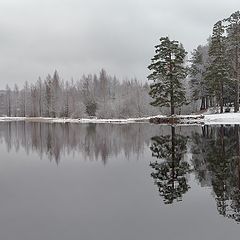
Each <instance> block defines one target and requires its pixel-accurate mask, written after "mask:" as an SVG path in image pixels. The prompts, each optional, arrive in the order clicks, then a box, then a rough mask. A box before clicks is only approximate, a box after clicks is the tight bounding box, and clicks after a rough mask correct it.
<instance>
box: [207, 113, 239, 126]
mask: <svg viewBox="0 0 240 240" xmlns="http://www.w3.org/2000/svg"><path fill="white" fill-rule="evenodd" d="M204 123H205V124H240V113H222V114H220V113H219V114H209V115H205V116H204Z"/></svg>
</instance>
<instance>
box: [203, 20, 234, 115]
mask: <svg viewBox="0 0 240 240" xmlns="http://www.w3.org/2000/svg"><path fill="white" fill-rule="evenodd" d="M224 33H225V30H224V26H223V23H222V21H218V22H217V23H216V24H215V25H214V27H213V33H212V37H211V42H210V47H209V56H210V58H211V64H210V66H209V67H208V68H207V73H206V81H207V83H208V86H209V89H210V91H211V92H212V93H213V94H214V95H216V97H217V100H218V102H219V105H220V112H221V113H223V106H224V88H225V85H226V83H227V81H228V80H229V68H228V61H227V57H226V37H225V36H224Z"/></svg>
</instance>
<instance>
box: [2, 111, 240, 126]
mask: <svg viewBox="0 0 240 240" xmlns="http://www.w3.org/2000/svg"><path fill="white" fill-rule="evenodd" d="M200 116H202V115H180V116H178V117H180V118H182V119H184V118H186V122H191V121H193V122H194V123H197V122H199V124H202V123H204V124H240V113H222V114H206V115H204V118H202V119H200V118H199V119H192V120H191V119H190V120H189V119H187V118H188V117H195V118H196V117H200ZM154 117H164V116H163V115H157V116H149V117H142V118H127V119H97V118H96V119H95V118H93V119H92V118H80V119H72V118H44V117H36V118H34V117H0V122H14V121H28V122H50V123H115V124H124V123H138V122H139V123H141V122H148V121H149V119H150V118H154Z"/></svg>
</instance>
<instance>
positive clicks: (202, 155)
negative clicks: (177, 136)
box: [192, 125, 240, 222]
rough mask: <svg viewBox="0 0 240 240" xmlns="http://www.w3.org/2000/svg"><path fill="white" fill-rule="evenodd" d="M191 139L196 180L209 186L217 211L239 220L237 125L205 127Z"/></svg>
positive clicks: (239, 148) (239, 186)
mask: <svg viewBox="0 0 240 240" xmlns="http://www.w3.org/2000/svg"><path fill="white" fill-rule="evenodd" d="M192 139H193V141H192V154H193V155H192V163H193V165H194V170H195V173H196V177H197V179H198V180H199V182H200V183H201V185H202V186H206V185H207V186H211V187H212V190H213V194H214V197H215V200H216V203H217V210H218V212H219V214H221V215H223V216H225V217H227V218H232V219H234V220H235V221H237V222H240V145H239V126H238V125H236V126H234V127H224V126H216V127H209V126H205V127H203V129H202V134H201V135H200V134H198V133H193V138H192Z"/></svg>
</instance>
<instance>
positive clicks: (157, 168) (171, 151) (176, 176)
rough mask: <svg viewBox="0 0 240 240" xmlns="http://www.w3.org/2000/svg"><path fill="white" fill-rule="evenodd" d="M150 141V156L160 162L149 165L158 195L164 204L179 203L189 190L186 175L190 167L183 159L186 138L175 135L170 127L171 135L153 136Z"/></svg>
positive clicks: (173, 128) (173, 129)
mask: <svg viewBox="0 0 240 240" xmlns="http://www.w3.org/2000/svg"><path fill="white" fill-rule="evenodd" d="M151 140H152V144H151V146H150V149H151V151H152V156H153V157H155V158H157V159H160V160H161V162H159V161H155V162H151V163H150V166H151V167H152V169H153V172H152V173H151V176H152V178H153V179H154V183H155V185H157V186H158V190H159V194H160V196H161V197H162V198H163V201H164V203H165V204H172V203H173V202H174V200H176V201H181V200H182V196H183V195H184V194H185V193H186V192H187V191H188V189H189V185H188V182H187V178H186V174H187V173H188V172H189V170H190V165H189V164H188V163H187V162H186V161H184V159H183V157H184V154H185V153H186V150H187V148H186V144H187V138H186V137H184V136H181V135H178V134H176V133H175V127H173V126H172V127H171V135H166V136H155V137H153V138H152V139H151Z"/></svg>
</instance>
